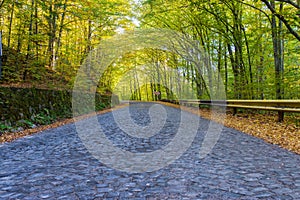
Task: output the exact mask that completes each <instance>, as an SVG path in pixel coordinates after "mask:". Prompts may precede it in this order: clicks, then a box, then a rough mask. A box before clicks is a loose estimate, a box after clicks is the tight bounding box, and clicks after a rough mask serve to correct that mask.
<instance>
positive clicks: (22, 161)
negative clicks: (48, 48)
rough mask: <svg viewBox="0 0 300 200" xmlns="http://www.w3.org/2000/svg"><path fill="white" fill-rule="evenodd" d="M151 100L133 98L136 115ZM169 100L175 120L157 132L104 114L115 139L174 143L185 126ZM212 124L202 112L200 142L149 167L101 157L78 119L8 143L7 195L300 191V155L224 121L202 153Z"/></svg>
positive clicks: (3, 176) (123, 144)
mask: <svg viewBox="0 0 300 200" xmlns="http://www.w3.org/2000/svg"><path fill="white" fill-rule="evenodd" d="M151 105H152V104H150V103H144V104H141V103H140V104H133V105H131V107H130V112H131V115H133V118H134V119H136V121H138V120H139V119H142V120H140V121H139V123H140V124H142V125H143V124H144V125H145V124H147V120H148V118H149V117H148V114H147V113H148V111H149V108H150V106H151ZM164 108H165V110H166V111H167V113H168V117H167V122H166V124H165V126H164V127H163V129H162V131H161V132H160V134H157V135H154V136H152V137H150V138H133V137H132V136H128V135H126V134H125V133H123V132H122V130H120V129H119V128H118V126H117V124H116V123H115V122H114V117H113V114H112V113H106V114H103V115H100V116H98V119H99V122H100V123H101V124H102V126H103V127H105V132H106V134H107V137H108V138H109V139H110V140H111V141H112V142H113V143H114V145H116V146H118V147H119V148H122V149H124V150H127V151H131V152H151V151H155V150H157V149H160V148H161V147H162V146H164V145H167V144H168V143H169V142H170V141H171V140H172V138H174V136H175V133H176V130H177V129H178V122H179V120H180V112H179V111H178V110H177V109H175V108H170V107H164ZM115 112H118V111H115ZM191 115H192V114H191ZM193 117H197V116H193ZM208 124H209V121H207V120H204V119H201V121H200V126H199V129H198V133H197V135H196V138H195V140H194V142H193V143H192V145H191V146H190V148H189V149H188V150H187V151H186V152H185V153H184V154H183V155H182V156H181V157H180V158H179V159H177V160H176V161H174V162H173V163H171V164H170V165H168V166H166V167H165V168H162V169H160V170H157V171H153V172H145V173H127V172H120V171H117V170H115V169H113V168H110V167H108V166H106V165H104V164H103V163H101V161H99V160H97V159H95V158H94V157H93V156H92V155H91V154H90V153H89V152H88V151H87V149H86V148H85V146H84V144H83V143H82V142H81V140H80V138H79V136H78V135H77V133H76V129H75V125H74V124H69V125H65V126H62V127H58V128H54V129H51V130H47V131H44V132H41V133H39V134H36V135H33V136H30V137H25V138H22V139H18V140H16V141H14V142H11V143H5V144H1V145H0V156H1V160H0V166H1V170H0V199H30V200H32V199H149V200H150V199H300V173H299V171H300V156H299V155H297V154H294V153H291V152H289V151H287V150H284V149H282V148H279V147H277V146H275V145H271V144H267V143H265V142H264V141H262V140H261V139H258V138H254V137H252V136H249V135H246V134H244V133H241V132H238V131H236V130H233V129H229V128H223V131H222V134H221V137H220V139H219V141H218V143H217V145H216V146H215V147H214V149H213V151H212V152H211V153H210V154H209V155H208V156H207V157H205V158H204V159H201V160H200V159H199V148H200V146H201V144H202V141H203V138H204V133H205V131H206V130H207V127H208ZM112 159H113V158H112ZM162 159H164V158H162Z"/></svg>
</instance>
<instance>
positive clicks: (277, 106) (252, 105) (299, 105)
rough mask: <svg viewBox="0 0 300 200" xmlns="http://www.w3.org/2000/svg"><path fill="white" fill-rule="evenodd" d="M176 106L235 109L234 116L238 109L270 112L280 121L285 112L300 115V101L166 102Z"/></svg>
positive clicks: (192, 100)
mask: <svg viewBox="0 0 300 200" xmlns="http://www.w3.org/2000/svg"><path fill="white" fill-rule="evenodd" d="M165 101H168V102H171V103H175V104H182V105H193V104H196V105H199V106H201V105H208V106H221V107H227V108H233V114H234V115H235V114H236V113H237V109H238V108H241V109H255V110H270V111H277V112H278V121H279V122H282V121H283V120H284V113H285V112H296V113H300V100H220V101H218V100H194V99H191V100H179V101H178V100H165Z"/></svg>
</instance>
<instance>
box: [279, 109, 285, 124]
mask: <svg viewBox="0 0 300 200" xmlns="http://www.w3.org/2000/svg"><path fill="white" fill-rule="evenodd" d="M283 118H284V112H283V111H278V122H283Z"/></svg>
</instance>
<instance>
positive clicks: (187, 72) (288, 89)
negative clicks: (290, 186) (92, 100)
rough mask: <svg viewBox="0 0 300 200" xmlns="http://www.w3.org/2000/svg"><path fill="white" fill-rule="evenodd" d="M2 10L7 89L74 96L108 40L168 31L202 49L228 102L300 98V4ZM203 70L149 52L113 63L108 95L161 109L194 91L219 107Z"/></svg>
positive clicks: (14, 1) (116, 3)
mask: <svg viewBox="0 0 300 200" xmlns="http://www.w3.org/2000/svg"><path fill="white" fill-rule="evenodd" d="M0 10H1V12H0V31H1V35H2V43H3V56H2V76H1V80H0V82H1V83H2V84H11V83H38V84H45V85H47V84H52V85H56V86H59V87H66V88H72V86H73V83H74V79H75V77H76V73H77V70H78V69H79V68H80V66H81V65H82V64H84V62H85V59H86V57H87V56H88V55H89V53H90V52H91V51H93V50H94V49H97V47H98V45H99V44H101V42H102V41H103V40H105V39H106V38H110V37H113V36H114V35H117V34H123V33H124V32H128V31H132V30H137V29H149V28H156V29H158V28H163V29H170V30H174V31H177V32H179V33H181V34H184V35H187V36H188V37H190V38H192V39H193V40H195V41H198V42H199V45H200V46H201V48H202V49H203V50H204V52H205V53H206V55H207V57H208V58H209V62H211V63H213V64H214V66H216V69H217V71H218V73H219V74H220V77H215V78H219V79H218V81H220V82H222V84H224V86H225V91H226V95H227V98H228V99H299V97H300V59H299V58H300V56H299V52H300V1H299V0H270V1H267V0H255V1H253V0H176V1H175V0H167V1H166V0H81V1H78V0H72V1H71V0H46V1H42V0H0ZM167 68H169V69H172V70H171V71H172V73H170V70H169V71H168V70H166V69H167ZM198 68H199V66H195V64H194V63H191V62H190V61H188V60H185V59H183V58H182V57H180V56H178V55H175V54H173V53H170V52H168V51H164V50H161V49H160V50H158V49H142V50H140V51H135V52H130V53H127V54H125V55H123V56H122V58H120V59H118V60H116V61H115V62H114V63H112V64H111V66H110V67H109V68H107V70H106V71H105V73H104V75H105V76H103V77H102V78H101V80H99V86H98V87H99V88H98V89H99V92H102V93H103V92H105V93H117V94H118V95H119V96H120V98H121V99H140V100H154V99H156V98H176V97H174V96H172V95H173V94H172V92H171V91H173V90H174V91H184V86H185V84H186V83H187V82H188V83H189V84H190V85H191V87H192V88H194V90H195V91H196V94H197V97H198V98H209V94H208V93H207V91H206V90H207V88H206V86H205V84H206V83H205V82H204V81H203V77H201V73H199V71H198V70H197V69H198ZM174 71H175V72H176V73H175V72H174ZM145 74H146V75H147V76H145ZM154 91H157V92H159V93H160V94H161V95H160V96H159V97H158V96H156V95H155V94H154V93H153V92H154ZM128 94H129V95H128Z"/></svg>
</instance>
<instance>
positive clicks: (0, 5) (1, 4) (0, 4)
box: [0, 0, 5, 8]
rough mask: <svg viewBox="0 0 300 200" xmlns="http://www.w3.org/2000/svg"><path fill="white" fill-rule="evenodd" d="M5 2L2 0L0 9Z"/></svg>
mask: <svg viewBox="0 0 300 200" xmlns="http://www.w3.org/2000/svg"><path fill="white" fill-rule="evenodd" d="M4 2H5V0H3V1H2V2H1V3H0V8H1V7H2V6H3V4H4Z"/></svg>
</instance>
